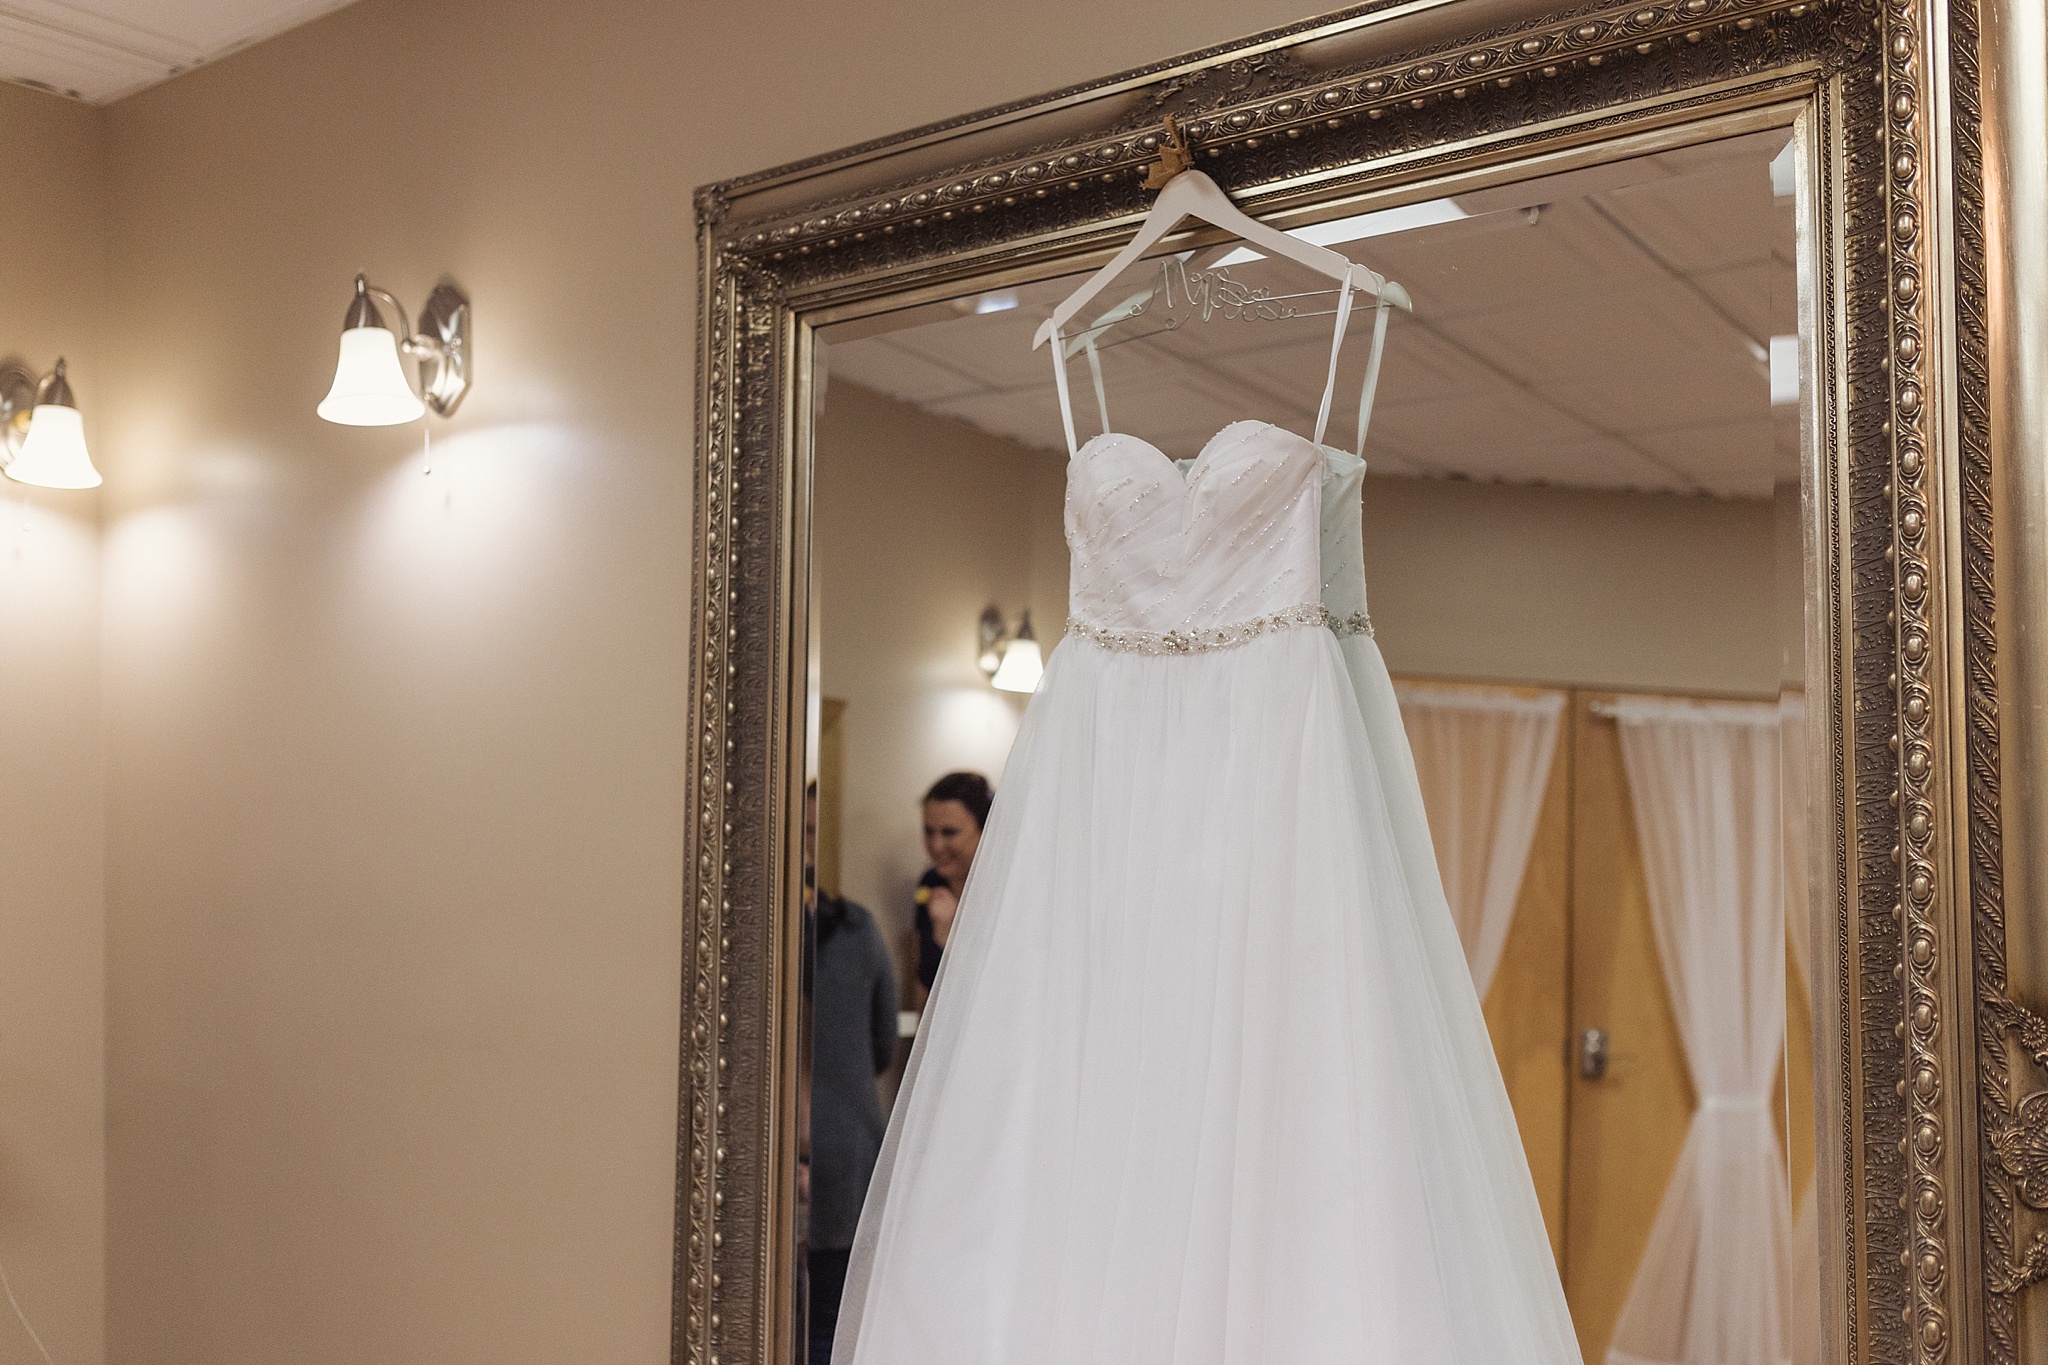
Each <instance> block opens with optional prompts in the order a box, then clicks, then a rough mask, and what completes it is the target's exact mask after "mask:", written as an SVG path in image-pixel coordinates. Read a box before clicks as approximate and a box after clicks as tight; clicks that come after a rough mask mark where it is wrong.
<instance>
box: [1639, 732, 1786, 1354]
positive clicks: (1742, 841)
mask: <svg viewBox="0 0 2048 1365" xmlns="http://www.w3.org/2000/svg"><path fill="white" fill-rule="evenodd" d="M1615 711H1616V716H1615V718H1616V720H1617V722H1618V724H1619V725H1620V729H1621V752H1622V762H1623V766H1624V767H1625V768H1626V770H1627V773H1628V784H1629V793H1630V798H1631V802H1632V804H1633V806H1634V809H1635V817H1636V830H1637V833H1638V835H1639V836H1640V838H1641V841H1642V848H1643V863H1644V867H1645V870H1646V872H1647V873H1648V880H1649V893H1650V913H1651V922H1652V925H1653V928H1654V929H1655V933H1656V940H1657V955H1658V959H1659V961H1660V962H1661V963H1662V964H1663V968H1664V977H1665V984H1666V986H1667V988H1668V990H1669V991H1670V995H1671V1003H1672V1009H1673V1012H1674V1013H1675V1014H1676V1015H1677V1019H1678V1030H1679V1035H1680V1038H1681V1040H1682V1042H1683V1044H1684V1047H1685V1055H1686V1061H1687V1063H1688V1065H1689V1066H1690V1067H1691V1070H1692V1079H1693V1089H1694V1092H1695V1093H1696V1094H1697V1096H1698V1108H1697V1109H1695V1111H1694V1113H1693V1117H1692V1126H1691V1128H1690V1129H1689V1130H1688V1132H1687V1133H1686V1138H1685V1146H1684V1148H1683V1149H1682V1150H1681V1151H1680V1152H1679V1157H1678V1167H1677V1169H1676V1170H1674V1171H1673V1172H1672V1175H1671V1183H1670V1184H1669V1185H1668V1186H1666V1187H1665V1190H1664V1199H1663V1203H1662V1204H1661V1205H1660V1206H1659V1208H1658V1210H1657V1220H1656V1222H1655V1224H1654V1225H1653V1226H1652V1227H1651V1229H1650V1240H1649V1245H1648V1246H1647V1247H1646V1248H1645V1249H1644V1251H1643V1259H1642V1261H1641V1262H1640V1263H1639V1264H1638V1265H1637V1267H1636V1277H1635V1282H1634V1283H1633V1284H1632V1285H1631V1286H1630V1287H1629V1295H1628V1300H1627V1302H1626V1303H1624V1304H1623V1306H1622V1310H1621V1317H1620V1318H1619V1320H1618V1321H1617V1322H1616V1323H1615V1328H1614V1337H1613V1341H1612V1345H1611V1346H1610V1347H1609V1349H1608V1352H1607V1363H1608V1365H1783V1362H1785V1361H1786V1360H1787V1359H1788V1355H1787V1350H1786V1345H1787V1333H1786V1316H1787V1308H1788V1305H1787V1303H1786V1291H1787V1287H1788V1282H1789V1275H1788V1272H1789V1268H1790V1267H1789V1264H1788V1261H1789V1254H1790V1232H1791V1228H1790V1223H1791V1217H1790V1210H1789V1207H1788V1205H1789V1203H1790V1200H1789V1197H1788V1196H1789V1191H1788V1190H1787V1189H1786V1172H1785V1158H1784V1154H1783V1152H1782V1151H1781V1149H1780V1148H1779V1145H1778V1135H1777V1130H1776V1129H1775V1127H1773V1125H1772V1122H1771V1111H1770V1100H1771V1095H1772V1090H1773V1082H1774V1081H1775V1079H1776V1072H1777V1067H1778V1059H1779V1057H1780V1055H1781V1054H1782V1052H1783V1050H1784V1045H1785V903H1784V895H1783V888H1784V870H1785V863H1784V858H1785V853H1784V850H1783V837H1784V834H1783V830H1784V826H1783V822H1782V821H1781V819H1780V818H1779V811H1780V792H1779V786H1778V783H1779V762H1778V743H1779V730H1780V724H1781V720H1780V716H1779V712H1778V707H1777V706H1776V705H1774V704H1753V705H1742V704H1726V703H1720V704H1717V703H1693V702H1662V701H1658V702H1652V701H1624V702H1622V703H1620V704H1619V705H1618V706H1617V707H1616V708H1615Z"/></svg>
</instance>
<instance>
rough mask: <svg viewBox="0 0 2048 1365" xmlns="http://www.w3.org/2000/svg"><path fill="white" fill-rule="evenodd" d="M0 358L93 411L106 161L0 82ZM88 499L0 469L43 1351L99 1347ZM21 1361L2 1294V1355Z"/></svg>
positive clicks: (5, 894) (101, 1140)
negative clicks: (1, 196) (64, 386)
mask: <svg viewBox="0 0 2048 1365" xmlns="http://www.w3.org/2000/svg"><path fill="white" fill-rule="evenodd" d="M0 144H4V145H5V146H6V147H7V148H8V149H9V151H8V158H7V163H8V167H9V170H8V176H7V181H6V198H5V208H4V210H0V260H4V261H6V262H7V278H6V283H5V285H4V287H0V356H10V357H15V358H18V359H21V360H24V361H26V362H27V363H28V364H29V365H30V366H31V367H32V368H33V369H35V370H36V371H38V372H42V371H45V370H48V369H49V368H50V366H51V365H53V364H54V363H55V362H56V359H57V356H58V355H59V354H60V353H61V354H63V355H64V356H65V358H66V359H67V360H68V361H69V369H70V373H71V378H72V381H73V385H74V387H75V389H76V391H77V393H78V396H79V401H80V402H81V403H83V404H85V405H86V410H87V417H86V422H87V439H88V442H98V441H100V440H101V439H102V438H103V436H104V433H105V430H106V428H105V426H104V424H103V423H101V422H99V421H97V420H96V419H95V416H94V414H93V412H92V410H91V409H92V405H93V403H94V401H95V400H103V399H104V397H105V395H106V394H107V392H108V390H109V388H110V384H109V381H108V377H107V371H106V367H105V363H104V356H105V352H104V349H103V348H102V346H101V345H100V339H101V335H102V327H101V320H102V309H103V307H104V290H103V280H104V275H105V264H106V262H105V249H106V232H105V227H106V209H107V206H106V164H105V157H104V154H103V147H104V142H103V138H102V136H101V114H100V112H99V111H98V110H94V109H87V108H85V107H83V106H80V105H76V104H72V103H68V102H66V101H64V100H60V99H57V98H55V97H53V96H49V95H43V94H39V93H36V92H34V91H30V90H24V89H21V88H19V87H16V86H7V85H0ZM98 516H99V498H98V497H97V496H96V495H95V494H92V493H77V492H57V491H53V490H46V489H30V488H27V487H25V486H24V485H22V484H18V483H13V482H10V481H6V480H0V1266H4V1267H5V1268H6V1272H7V1276H8V1278H9V1280H10V1281H11V1282H12V1283H13V1285H14V1289H15V1292H16V1294H17V1295H18V1296H19V1297H20V1299H21V1305H22V1308H23V1309H24V1310H25V1311H26V1312H27V1313H28V1315H29V1318H30V1320H31V1321H32V1322H33V1323H34V1324H35V1325H36V1329H37V1331H38V1332H39V1333H41V1335H42V1337H43V1340H44V1341H45V1342H46V1343H47V1344H48V1345H49V1347H50V1350H51V1351H52V1352H53V1353H55V1355H56V1356H57V1358H58V1359H59V1360H62V1361H66V1362H78V1363H79V1365H96V1363H97V1362H99V1361H100V1360H102V1359H103V1358H104V1356H105V1347H104V1343H103V1327H102V1323H103V1309H104V1276H103V1265H104V1224H105V1213H106V1207H105V1180H104V1168H105V1136H104V1133H105V1108H104V1094H105V1077H104V1066H103V1062H104V1055H105V1047H104V1023H103V1021H104V1008H103V1006H104V993H103V992H104V987H103V982H104V974H103V958H104V954H105V946H106V916H105V907H104V896H103V887H104V861H105V860H104V847H105V844H104V839H103V837H102V822H103V809H104V790H105V787H104V774H103V771H102V768H103V765H102V761H101V755H102V752H103V750H102V746H101V740H100V731H99V711H100V665H99V631H100V615H99V565H98V552H97V546H96V540H97V536H98ZM34 1358H35V1352H34V1348H33V1347H32V1346H31V1345H30V1344H29V1342H28V1341H27V1339H26V1338H25V1337H24V1336H23V1335H22V1333H21V1330H20V1328H19V1327H18V1326H16V1325H15V1324H14V1321H13V1314H12V1312H10V1311H8V1310H7V1309H6V1306H5V1305H4V1304H0V1362H6V1365H15V1362H17V1361H27V1360H31V1359H34Z"/></svg>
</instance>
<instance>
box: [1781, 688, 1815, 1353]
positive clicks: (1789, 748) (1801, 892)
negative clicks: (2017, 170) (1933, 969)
mask: <svg viewBox="0 0 2048 1365" xmlns="http://www.w3.org/2000/svg"><path fill="white" fill-rule="evenodd" d="M1778 754H1779V761H1778V766H1779V769H1780V773H1781V776H1780V778H1779V780H1778V790H1779V791H1780V792H1782V793H1783V794H1784V802H1785V839H1784V849H1785V937H1786V939H1787V940H1789V941H1790V943H1791V945H1792V964H1793V969H1794V970H1795V971H1797V972H1798V973H1799V979H1800V980H1801V981H1803V982H1804V983H1805V984H1806V998H1807V999H1808V1000H1809V1001H1811V1000H1812V999H1813V940H1812V934H1813V912H1812V908H1811V907H1812V901H1811V888H1810V886H1809V883H1808V878H1809V876H1810V875H1811V869H1810V868H1809V867H1808V865H1807V851H1806V834H1807V831H1806V825H1807V820H1808V818H1809V816H1808V812H1807V807H1806V801H1807V772H1806V764H1807V748H1806V698H1805V696H1804V695H1803V694H1801V693H1797V692H1789V693H1787V694H1786V695H1784V696H1783V697H1780V698H1779V699H1778ZM1792 1042H1793V1045H1794V1046H1800V1045H1802V1044H1803V1043H1804V1042H1805V1040H1804V1039H1799V1038H1795V1039H1793V1040H1792ZM1793 1208H1794V1213H1793V1217H1792V1307H1791V1313H1790V1321H1789V1322H1788V1324H1787V1326H1788V1330H1789V1331H1790V1332H1791V1334H1792V1360H1793V1365H1816V1363H1817V1362H1818V1361H1819V1359H1820V1339H1821V1331H1820V1215H1819V1213H1818V1210H1817V1207H1816V1201H1815V1191H1814V1182H1813V1177H1811V1176H1808V1177H1807V1179H1806V1183H1805V1184H1804V1185H1803V1186H1802V1187H1801V1189H1800V1191H1799V1197H1798V1198H1797V1199H1795V1200H1794V1201H1793Z"/></svg>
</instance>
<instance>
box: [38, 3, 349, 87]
mask: <svg viewBox="0 0 2048 1365" xmlns="http://www.w3.org/2000/svg"><path fill="white" fill-rule="evenodd" d="M349 3H351V0H5V3H0V79H6V80H11V81H15V82H17V83H20V84H24V85H32V86H36V87H39V88H41V89H45V90H53V91H55V92H57V93H59V94H63V95H69V96H71V97H72V98H74V99H81V100H84V101H86V102H87V103H90V104H109V103H112V102H113V101H114V100H117V99H120V98H121V97H122V96H124V95H130V94H133V93H135V92H136V91H138V90H141V89H144V88H146V87H148V86H151V85H155V84H157V83H158V82H160V81H164V80H168V79H169V78H170V77H172V76H175V75H177V74H178V73H179V72H181V71H185V70H187V69H189V68H191V67H194V66H198V65H201V64H203V63H205V62H210V61H214V60H217V59H218V58H220V57H224V56H226V55H227V54H228V53H230V52H233V51H235V50H236V49H238V48H241V47H245V46H247V45H248V44H250V43H253V42H258V41H260V40H262V39H264V38H270V37H274V36H276V35H277V34H280V33H283V32H285V31H286V30H287V29H292V28H296V27H298V26H299V25H300V24H303V23H305V22H307V21H308V20H311V19H315V18H318V17H319V16H321V15H323V14H326V13H329V12H330V11H333V10H337V9H341V8H343V7H344V6H345V5H347V4H349Z"/></svg>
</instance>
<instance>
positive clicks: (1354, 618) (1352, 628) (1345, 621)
mask: <svg viewBox="0 0 2048 1365" xmlns="http://www.w3.org/2000/svg"><path fill="white" fill-rule="evenodd" d="M1330 631H1331V633H1332V634H1335V635H1340V636H1342V635H1363V636H1365V637H1367V638H1368V639H1370V638H1371V637H1372V618H1371V617H1370V616H1367V615H1366V614H1365V613H1364V612H1362V611H1355V612H1353V613H1351V615H1349V616H1336V615H1332V616H1331V617H1330Z"/></svg>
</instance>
